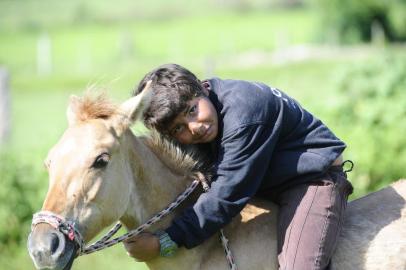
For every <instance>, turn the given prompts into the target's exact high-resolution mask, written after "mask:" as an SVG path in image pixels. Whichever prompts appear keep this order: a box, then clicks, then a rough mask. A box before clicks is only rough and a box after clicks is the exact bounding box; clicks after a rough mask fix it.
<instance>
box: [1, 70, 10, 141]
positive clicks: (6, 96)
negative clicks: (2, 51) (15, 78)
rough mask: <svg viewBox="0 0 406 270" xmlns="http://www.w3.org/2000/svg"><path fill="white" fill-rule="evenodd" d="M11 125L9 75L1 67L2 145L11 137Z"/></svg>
mask: <svg viewBox="0 0 406 270" xmlns="http://www.w3.org/2000/svg"><path fill="white" fill-rule="evenodd" d="M10 124H11V123H10V92H9V74H8V71H7V69H5V68H3V67H1V66H0V145H1V144H4V143H5V142H6V140H7V139H8V137H9V135H10Z"/></svg>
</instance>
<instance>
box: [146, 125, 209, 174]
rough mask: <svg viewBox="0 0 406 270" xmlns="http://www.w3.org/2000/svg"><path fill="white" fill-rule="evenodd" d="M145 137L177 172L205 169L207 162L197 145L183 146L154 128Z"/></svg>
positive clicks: (185, 172)
mask: <svg viewBox="0 0 406 270" xmlns="http://www.w3.org/2000/svg"><path fill="white" fill-rule="evenodd" d="M144 139H145V142H146V144H147V145H148V146H149V147H150V149H151V150H152V151H153V152H154V153H155V154H156V155H157V156H158V157H160V158H161V160H162V161H163V162H164V163H165V164H166V165H167V166H168V167H170V168H171V169H172V170H174V171H175V172H177V173H179V174H184V175H191V174H194V173H196V172H197V171H202V170H203V171H204V168H203V167H204V165H205V162H204V160H203V159H202V158H201V157H202V155H200V154H199V151H198V150H197V149H196V148H195V147H193V146H189V147H182V146H180V145H179V144H177V143H175V142H173V141H171V140H169V139H167V138H166V137H165V136H163V135H161V134H160V133H159V132H158V131H156V130H154V129H152V130H151V131H150V133H149V134H148V136H145V137H144ZM203 173H205V174H206V172H203Z"/></svg>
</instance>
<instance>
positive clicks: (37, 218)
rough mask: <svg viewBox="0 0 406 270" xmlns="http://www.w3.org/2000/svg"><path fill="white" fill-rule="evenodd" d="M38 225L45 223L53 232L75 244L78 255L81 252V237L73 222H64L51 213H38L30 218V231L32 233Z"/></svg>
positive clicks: (82, 244)
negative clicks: (62, 235) (77, 248)
mask: <svg viewBox="0 0 406 270" xmlns="http://www.w3.org/2000/svg"><path fill="white" fill-rule="evenodd" d="M39 223H47V224H49V225H51V226H52V227H53V228H54V229H55V230H57V231H60V232H61V233H62V234H64V235H65V236H66V237H67V238H68V239H69V240H70V241H73V242H75V243H76V245H77V246H78V247H79V251H78V252H79V253H81V252H82V247H84V241H83V237H82V235H81V234H80V232H79V230H78V229H77V228H76V226H75V222H73V221H69V220H66V219H65V218H64V217H63V216H60V215H58V214H55V213H52V212H51V211H40V212H38V213H35V214H34V216H33V218H32V223H31V231H33V230H34V228H35V226H36V225H37V224H39Z"/></svg>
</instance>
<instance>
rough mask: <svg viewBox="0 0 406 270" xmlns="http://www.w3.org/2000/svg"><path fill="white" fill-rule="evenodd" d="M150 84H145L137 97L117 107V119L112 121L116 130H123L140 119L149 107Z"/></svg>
mask: <svg viewBox="0 0 406 270" xmlns="http://www.w3.org/2000/svg"><path fill="white" fill-rule="evenodd" d="M151 82H152V81H148V82H147V83H146V84H145V87H144V89H143V90H142V91H141V93H139V94H138V95H136V96H134V97H132V98H130V99H128V100H126V101H125V102H123V103H122V104H121V105H120V107H119V112H120V113H119V114H118V118H116V119H114V122H115V123H114V125H115V128H116V129H119V130H122V131H123V130H125V129H127V128H129V125H131V124H132V123H134V122H135V121H137V120H138V119H140V118H141V117H142V114H143V113H144V111H145V109H146V108H147V107H148V106H149V104H150V102H151V98H152V89H151Z"/></svg>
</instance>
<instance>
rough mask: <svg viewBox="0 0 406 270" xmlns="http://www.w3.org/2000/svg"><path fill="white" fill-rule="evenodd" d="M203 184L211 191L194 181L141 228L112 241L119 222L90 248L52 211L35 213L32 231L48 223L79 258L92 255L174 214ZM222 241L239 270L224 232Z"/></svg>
mask: <svg viewBox="0 0 406 270" xmlns="http://www.w3.org/2000/svg"><path fill="white" fill-rule="evenodd" d="M199 183H201V184H202V186H203V189H204V191H205V192H207V191H208V190H209V185H208V184H207V182H206V181H205V180H204V179H199V180H197V179H196V180H194V181H193V182H192V184H190V186H189V187H188V188H187V189H186V190H185V191H184V192H182V193H181V194H180V195H179V196H178V197H177V198H176V199H175V201H173V202H172V203H170V204H169V205H168V206H167V207H165V208H164V209H163V210H162V211H161V212H159V213H158V214H156V215H154V216H153V217H152V218H150V219H149V220H148V221H147V222H145V223H144V224H142V225H141V226H139V227H138V228H136V229H134V230H131V231H129V232H127V233H125V234H123V235H122V236H119V237H116V238H114V239H110V238H111V237H112V236H113V235H114V234H115V233H116V232H117V231H118V230H119V229H120V228H121V227H122V224H121V222H120V221H118V222H117V223H116V224H115V225H114V227H113V228H112V229H110V231H108V232H107V233H106V235H105V236H103V237H102V238H101V239H100V240H98V241H96V242H94V243H93V244H91V245H89V246H87V247H86V246H85V242H84V240H83V237H82V235H81V234H80V232H79V230H78V229H77V228H76V226H75V222H73V221H69V220H66V219H65V218H64V217H62V216H60V215H58V214H55V213H52V212H51V211H40V212H38V213H35V214H34V216H33V220H32V224H31V231H32V230H34V228H35V226H36V225H37V224H39V223H47V224H49V225H51V226H52V227H53V228H55V229H56V230H59V231H60V232H61V233H63V234H64V235H66V237H68V239H69V240H71V241H74V242H75V243H76V244H77V246H78V251H77V254H76V255H77V256H82V255H85V254H90V253H93V252H96V251H99V250H102V249H105V248H108V247H111V246H113V245H115V244H117V243H120V242H122V241H124V240H127V239H129V238H131V237H133V236H136V235H138V234H140V233H141V232H143V231H145V230H146V229H147V228H149V227H151V226H152V225H153V224H155V223H157V222H158V221H160V220H161V219H163V218H164V217H165V216H167V215H168V214H169V213H170V212H172V211H173V210H174V209H175V208H176V207H177V206H179V205H180V204H181V203H182V202H183V201H184V200H185V199H186V198H187V197H188V196H189V195H190V194H191V193H192V192H193V191H194V190H195V189H196V187H197V186H198V185H199ZM220 240H221V243H222V244H223V247H224V251H225V253H226V258H227V261H228V264H229V266H230V269H232V270H237V267H236V265H235V263H234V258H233V255H232V254H231V250H230V248H229V246H228V240H227V238H226V237H225V236H224V233H223V230H220Z"/></svg>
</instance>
